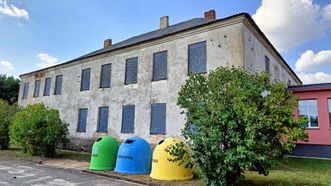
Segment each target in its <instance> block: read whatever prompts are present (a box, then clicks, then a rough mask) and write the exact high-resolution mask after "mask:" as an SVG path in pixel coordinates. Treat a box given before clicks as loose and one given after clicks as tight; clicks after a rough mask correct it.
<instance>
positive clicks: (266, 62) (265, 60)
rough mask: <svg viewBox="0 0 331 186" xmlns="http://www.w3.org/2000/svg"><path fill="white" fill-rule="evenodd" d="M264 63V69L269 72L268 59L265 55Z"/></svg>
mask: <svg viewBox="0 0 331 186" xmlns="http://www.w3.org/2000/svg"><path fill="white" fill-rule="evenodd" d="M264 63H265V64H264V65H265V71H266V72H270V59H269V58H268V57H267V56H265V57H264Z"/></svg>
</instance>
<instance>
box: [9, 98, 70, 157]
mask: <svg viewBox="0 0 331 186" xmlns="http://www.w3.org/2000/svg"><path fill="white" fill-rule="evenodd" d="M68 134H69V132H68V124H67V123H64V122H62V121H61V119H60V114H59V111H58V110H55V109H48V108H46V107H45V106H44V105H43V104H35V105H28V106H26V107H25V108H24V109H22V110H21V111H20V112H18V113H17V114H16V117H15V119H14V122H13V124H12V126H11V128H10V131H9V136H10V140H11V142H12V143H14V144H17V145H19V146H21V147H22V148H23V151H24V152H27V153H29V154H31V155H42V156H46V157H51V156H53V155H54V154H55V149H56V147H57V145H58V144H60V143H63V144H66V143H67V141H68V138H67V136H68Z"/></svg>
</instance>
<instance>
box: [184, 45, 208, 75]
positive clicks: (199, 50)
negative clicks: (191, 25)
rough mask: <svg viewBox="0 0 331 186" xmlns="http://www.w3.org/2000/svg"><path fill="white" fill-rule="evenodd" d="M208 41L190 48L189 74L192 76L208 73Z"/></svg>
mask: <svg viewBox="0 0 331 186" xmlns="http://www.w3.org/2000/svg"><path fill="white" fill-rule="evenodd" d="M206 46H207V44H206V41H203V42H200V43H195V44H191V45H189V46H188V72H189V73H192V74H198V73H204V72H206V71H207V49H206Z"/></svg>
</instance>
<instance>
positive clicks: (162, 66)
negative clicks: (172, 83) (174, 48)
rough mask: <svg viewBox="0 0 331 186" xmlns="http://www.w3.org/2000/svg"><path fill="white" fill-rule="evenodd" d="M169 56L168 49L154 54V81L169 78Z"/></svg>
mask: <svg viewBox="0 0 331 186" xmlns="http://www.w3.org/2000/svg"><path fill="white" fill-rule="evenodd" d="M167 58H168V52H167V51H162V52H157V53H154V54H153V78H152V80H153V81H157V80H163V79H167Z"/></svg>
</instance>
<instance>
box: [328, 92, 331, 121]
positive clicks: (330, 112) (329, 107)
mask: <svg viewBox="0 0 331 186" xmlns="http://www.w3.org/2000/svg"><path fill="white" fill-rule="evenodd" d="M328 109H329V123H330V127H331V98H329V99H328Z"/></svg>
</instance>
